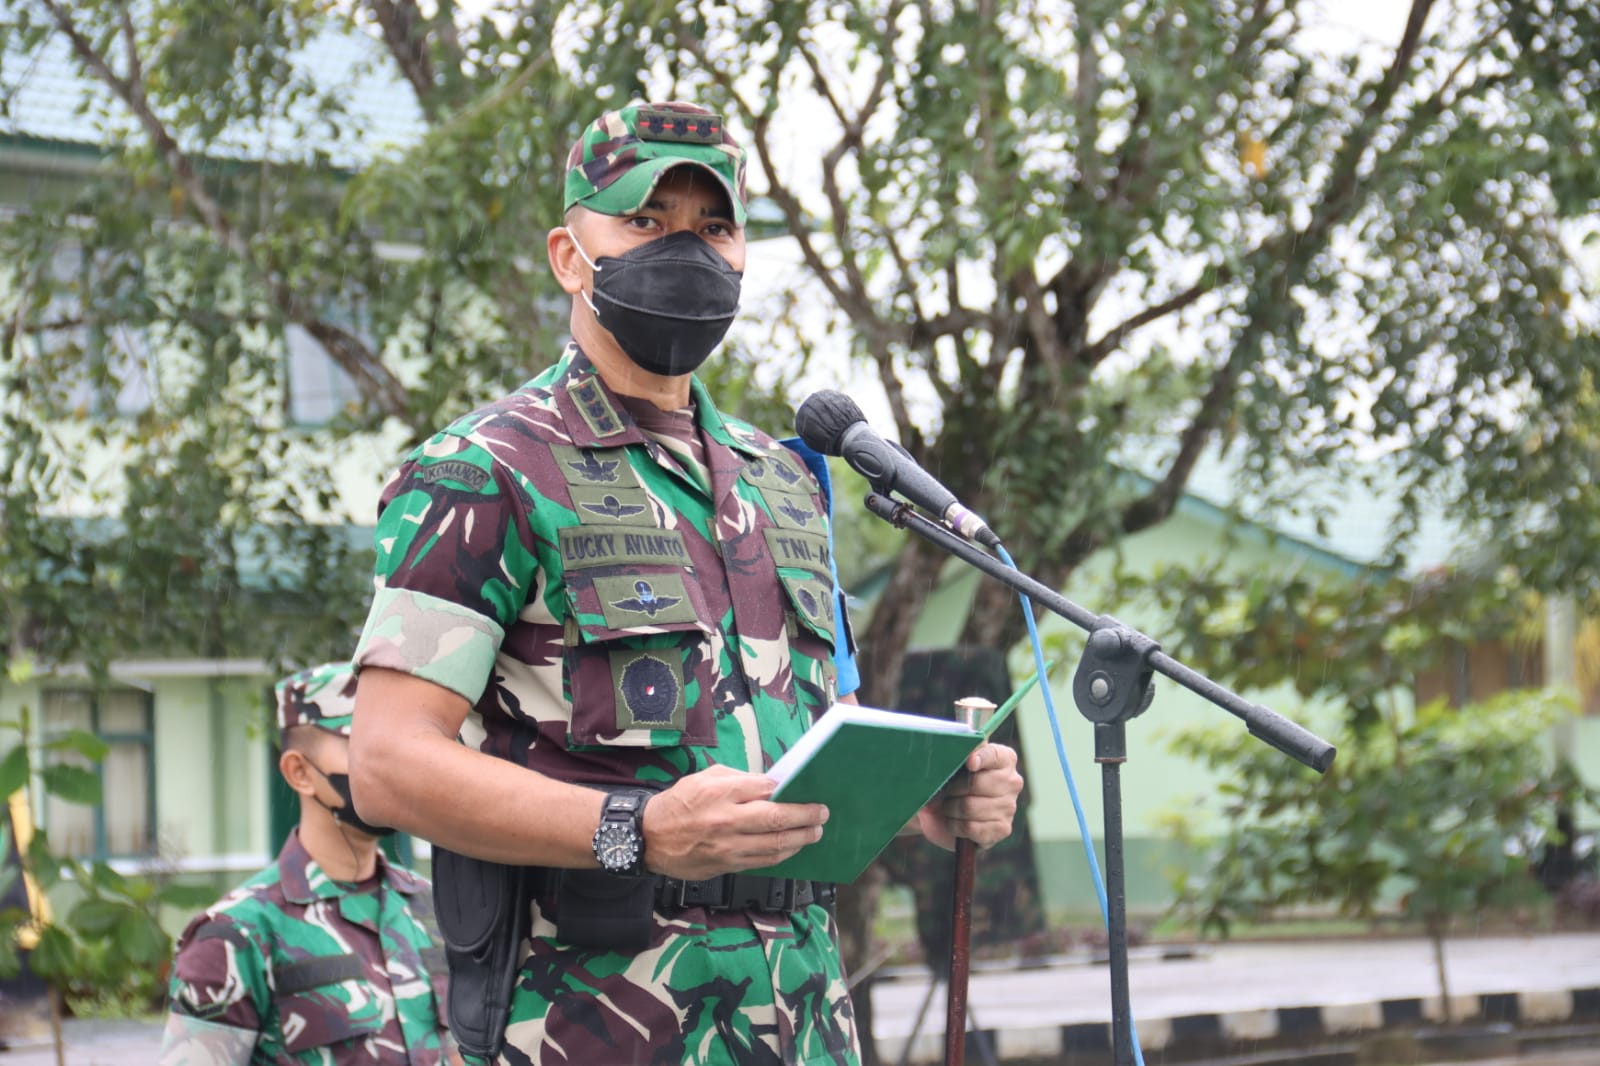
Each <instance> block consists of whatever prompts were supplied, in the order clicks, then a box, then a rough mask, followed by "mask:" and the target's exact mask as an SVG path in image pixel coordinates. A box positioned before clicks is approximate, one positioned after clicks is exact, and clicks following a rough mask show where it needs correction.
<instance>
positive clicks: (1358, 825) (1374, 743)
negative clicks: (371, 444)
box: [1177, 692, 1594, 935]
mask: <svg viewBox="0 0 1600 1066" xmlns="http://www.w3.org/2000/svg"><path fill="white" fill-rule="evenodd" d="M1570 713H1571V707H1570V702H1569V701H1566V700H1564V699H1561V698H1557V697H1553V696H1550V695H1546V694H1540V693H1537V692H1510V693H1507V694H1505V695H1504V696H1501V697H1498V698H1496V699H1494V700H1492V701H1489V702H1487V703H1483V704H1477V705H1473V706H1469V707H1463V708H1459V709H1456V708H1451V707H1448V706H1446V705H1444V704H1443V703H1434V704H1429V705H1427V706H1425V707H1422V708H1419V709H1418V710H1417V711H1416V712H1415V714H1410V715H1396V716H1394V718H1392V719H1391V720H1389V722H1388V723H1387V728H1383V729H1376V730H1369V731H1367V732H1364V733H1354V732H1346V733H1344V734H1343V735H1341V736H1337V737H1336V738H1335V739H1336V742H1337V743H1338V745H1339V757H1338V758H1337V759H1336V760H1335V762H1334V764H1333V767H1332V768H1331V769H1330V770H1329V771H1328V772H1327V773H1326V774H1325V775H1324V776H1322V777H1321V778H1315V777H1313V776H1312V775H1311V774H1310V773H1309V772H1308V771H1306V770H1305V769H1304V768H1303V767H1301V766H1299V765H1298V764H1296V763H1294V762H1293V761H1292V760H1289V759H1286V758H1284V757H1283V756H1282V755H1280V754H1279V753H1278V752H1276V751H1274V750H1272V749H1269V748H1267V747H1265V746H1264V745H1262V744H1260V743H1259V742H1258V741H1256V740H1255V738H1253V737H1250V736H1248V735H1246V734H1244V733H1242V732H1240V731H1238V730H1230V731H1226V732H1222V731H1216V730H1212V731H1198V730H1196V731H1189V732H1186V733H1184V734H1182V735H1181V736H1180V738H1179V739H1178V741H1177V747H1178V750H1180V751H1181V752H1183V753H1184V754H1186V755H1189V756H1191V757H1193V758H1196V759H1198V760H1201V761H1203V762H1204V763H1206V764H1207V765H1208V766H1210V767H1212V768H1213V769H1214V770H1217V771H1219V772H1220V777H1221V780H1220V783H1219V784H1218V786H1217V789H1216V795H1217V813H1218V814H1220V815H1221V819H1222V823H1223V824H1225V825H1226V826H1227V829H1226V830H1225V831H1224V833H1223V835H1222V837H1221V839H1220V840H1217V841H1216V842H1214V850H1213V852H1212V854H1211V856H1210V858H1209V860H1208V861H1207V862H1206V863H1205V864H1204V868H1205V869H1206V871H1207V872H1206V873H1205V874H1204V875H1188V876H1180V877H1179V878H1178V881H1179V884H1178V889H1179V892H1180V897H1181V898H1180V903H1179V906H1180V908H1182V909H1183V910H1184V911H1185V913H1186V914H1187V915H1188V916H1189V917H1190V918H1191V919H1192V920H1194V921H1197V922H1198V923H1200V924H1201V925H1202V926H1203V927H1205V928H1210V929H1215V930H1218V931H1220V932H1222V933H1223V934H1224V935H1226V933H1227V931H1228V929H1229V928H1230V926H1232V925H1233V924H1235V923H1237V922H1240V921H1257V920H1260V919H1263V918H1269V917H1271V916H1272V915H1273V914H1274V913H1275V912H1279V911H1282V910H1285V909H1291V908H1294V907H1296V906H1300V905H1306V904H1316V905H1326V904H1332V905H1334V906H1335V907H1336V908H1337V909H1338V911H1339V912H1340V913H1341V914H1344V915H1348V916H1352V917H1358V918H1363V919H1366V918H1371V917H1372V916H1373V915H1374V914H1376V913H1377V912H1378V911H1379V909H1380V908H1381V907H1382V906H1384V905H1385V904H1386V902H1388V901H1390V900H1398V904H1399V908H1400V911H1401V913H1403V914H1404V915H1405V916H1406V917H1408V918H1411V919H1414V920H1415V921H1417V922H1418V923H1419V924H1420V925H1422V926H1423V927H1424V928H1426V929H1427V930H1428V931H1429V932H1430V933H1434V934H1436V935H1442V933H1443V931H1444V930H1445V929H1446V928H1447V926H1448V923H1449V921H1450V919H1452V918H1456V917H1468V916H1473V915H1481V914H1484V913H1486V912H1488V911H1490V910H1492V909H1493V908H1496V907H1507V906H1514V905H1519V904H1527V903H1531V902H1534V901H1536V900H1538V899H1539V898H1540V897H1541V895H1542V890H1541V889H1540V887H1539V885H1538V883H1537V882H1536V881H1535V879H1534V878H1533V876H1532V872H1531V869H1530V851H1531V850H1532V848H1531V842H1532V841H1533V840H1535V839H1537V838H1539V837H1540V836H1541V835H1547V834H1549V833H1550V832H1551V831H1552V827H1553V825H1554V820H1555V814H1556V810H1557V808H1558V807H1560V806H1562V805H1566V806H1568V807H1569V808H1577V807H1580V806H1584V805H1588V804H1592V802H1593V800H1594V796H1593V794H1592V793H1591V792H1590V791H1589V790H1587V789H1585V788H1584V787H1583V786H1582V785H1581V783H1580V782H1579V781H1577V779H1576V778H1575V776H1573V774H1572V773H1571V772H1570V770H1569V769H1567V768H1565V767H1563V766H1558V765H1556V764H1555V763H1554V761H1553V759H1552V757H1551V755H1550V753H1549V751H1548V748H1547V745H1546V743H1545V742H1544V741H1545V737H1546V735H1547V734H1548V732H1549V730H1550V728H1551V727H1552V726H1553V725H1554V724H1555V722H1556V721H1558V720H1559V719H1560V718H1561V717H1562V716H1564V715H1568V714H1570Z"/></svg>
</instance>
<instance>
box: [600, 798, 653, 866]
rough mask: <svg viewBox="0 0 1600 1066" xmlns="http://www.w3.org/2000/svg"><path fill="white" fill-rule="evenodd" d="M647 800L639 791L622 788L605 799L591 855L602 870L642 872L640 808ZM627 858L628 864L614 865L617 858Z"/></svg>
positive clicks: (642, 846) (641, 813) (642, 813)
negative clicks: (629, 857)
mask: <svg viewBox="0 0 1600 1066" xmlns="http://www.w3.org/2000/svg"><path fill="white" fill-rule="evenodd" d="M649 799H650V793H649V792H647V791H645V790H643V789H624V790H622V791H619V792H612V793H609V794H608V795H607V796H606V801H605V804H604V805H603V806H602V807H601V808H600V825H599V826H598V827H597V828H596V829H595V833H594V855H595V859H596V860H598V861H599V863H600V865H601V867H602V868H604V869H606V870H608V871H610V872H611V873H616V874H623V875H626V876H637V875H639V874H643V873H644V872H645V868H644V805H645V803H646V802H647V801H648V800H649ZM629 855H631V860H632V861H631V862H629V863H628V864H627V865H626V866H619V865H617V860H618V859H619V858H622V857H627V856H629Z"/></svg>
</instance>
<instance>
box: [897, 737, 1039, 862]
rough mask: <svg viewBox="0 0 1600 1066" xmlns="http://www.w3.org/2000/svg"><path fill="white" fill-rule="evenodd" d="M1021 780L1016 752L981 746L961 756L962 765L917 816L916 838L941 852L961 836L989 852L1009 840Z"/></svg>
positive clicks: (953, 844) (1003, 747)
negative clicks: (919, 834)
mask: <svg viewBox="0 0 1600 1066" xmlns="http://www.w3.org/2000/svg"><path fill="white" fill-rule="evenodd" d="M1021 792H1022V775H1021V774H1020V773H1018V772H1017V753H1016V751H1015V750H1013V749H1011V748H1008V747H1006V746H1005V745H1004V744H985V745H983V746H982V747H981V748H979V749H978V750H977V751H974V752H973V753H972V754H971V755H969V756H967V762H966V765H965V766H964V767H963V768H962V769H961V770H959V771H957V773H956V776H955V777H953V778H951V779H950V783H949V784H947V785H945V786H944V788H943V789H941V790H940V792H939V794H938V795H937V796H935V797H933V799H932V800H931V801H929V803H928V805H927V806H926V807H923V808H922V810H920V811H918V812H917V828H919V829H921V830H922V835H923V836H925V837H927V838H928V839H929V840H931V841H933V842H934V843H935V844H937V845H939V846H940V847H941V848H944V849H946V850H947V851H952V850H954V849H955V846H956V838H957V837H964V838H966V839H968V840H971V841H974V842H976V843H977V844H978V846H979V847H984V848H987V847H990V846H991V845H994V844H997V843H999V842H1000V841H1002V840H1004V839H1005V838H1006V837H1008V836H1010V835H1011V820H1012V819H1013V818H1015V817H1016V814H1017V796H1018V795H1019V794H1020V793H1021Z"/></svg>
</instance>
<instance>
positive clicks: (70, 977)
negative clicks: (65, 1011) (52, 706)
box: [0, 713, 212, 1012]
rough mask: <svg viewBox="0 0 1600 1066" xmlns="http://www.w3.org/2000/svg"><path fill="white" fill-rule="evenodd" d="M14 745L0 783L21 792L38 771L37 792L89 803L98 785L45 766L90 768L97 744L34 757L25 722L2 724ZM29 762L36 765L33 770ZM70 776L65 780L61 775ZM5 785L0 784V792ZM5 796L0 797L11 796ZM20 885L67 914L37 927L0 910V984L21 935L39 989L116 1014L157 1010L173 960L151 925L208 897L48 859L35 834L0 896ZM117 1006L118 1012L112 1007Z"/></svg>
mask: <svg viewBox="0 0 1600 1066" xmlns="http://www.w3.org/2000/svg"><path fill="white" fill-rule="evenodd" d="M5 728H6V729H7V730H8V731H13V732H15V733H16V734H17V736H18V740H17V743H16V744H15V746H14V747H12V748H11V750H10V751H9V752H8V753H7V755H6V758H5V760H4V762H3V763H0V774H9V773H10V772H11V770H12V768H13V767H15V768H18V773H20V780H19V781H17V782H16V788H13V789H12V790H11V792H15V791H17V790H18V789H22V788H27V789H29V792H30V794H31V784H30V781H31V778H32V776H33V773H34V771H35V770H37V772H38V777H39V780H40V782H41V783H42V785H43V787H44V791H45V792H46V793H48V794H50V795H53V796H56V797H57V798H59V799H62V800H65V801H66V802H68V803H88V804H93V803H98V802H99V801H100V779H99V776H98V774H97V773H96V772H95V771H94V770H93V769H90V768H86V767H82V766H73V765H66V764H62V763H56V762H50V761H48V760H49V758H50V757H51V756H52V755H53V754H55V753H59V752H72V753H74V754H77V755H79V756H81V757H83V758H85V759H87V760H89V761H90V762H98V761H99V760H100V759H103V758H104V757H105V754H106V750H107V749H106V745H105V744H104V742H103V741H100V740H99V739H98V738H96V737H93V736H91V735H89V734H86V733H81V732H74V733H69V734H67V735H65V736H62V737H58V738H56V739H54V740H52V741H50V742H48V743H46V744H44V745H43V746H42V750H41V751H39V752H34V751H32V750H31V748H30V740H29V720H28V715H27V714H26V713H24V715H23V716H22V719H21V721H18V722H11V723H5ZM36 760H40V761H43V765H38V762H37V761H36ZM69 771H70V772H69ZM4 783H5V782H0V784H4ZM11 792H6V793H3V795H10V794H11ZM27 807H28V811H29V815H28V817H29V823H30V825H34V824H36V819H35V817H34V814H33V811H34V809H35V804H33V803H32V802H30V803H29V804H28V805H27ZM11 839H12V827H11V822H10V819H7V820H6V821H5V825H4V827H3V829H0V855H3V854H5V853H6V851H7V850H8V849H7V845H8V844H9V842H10V840H11ZM19 876H22V877H26V878H27V879H29V880H30V881H31V882H32V888H33V889H34V890H36V891H38V892H40V893H45V894H50V893H52V890H59V891H58V892H57V893H56V894H57V895H62V896H65V897H66V898H70V899H72V900H74V902H73V903H72V904H71V906H70V907H69V908H68V909H67V911H66V914H65V915H64V916H62V915H55V916H54V917H53V919H52V920H51V921H48V922H43V921H41V920H40V919H39V917H38V916H35V915H30V914H29V913H27V912H26V911H24V910H23V909H21V908H17V907H12V908H6V909H5V910H0V979H3V978H8V977H15V976H16V975H17V973H18V972H19V970H20V966H21V958H20V956H19V955H18V952H17V948H18V945H19V944H20V943H25V942H26V941H25V933H27V932H29V931H31V934H32V935H34V936H36V938H37V939H36V940H35V941H34V943H33V947H32V950H31V951H30V953H29V956H28V961H29V966H30V967H31V968H32V970H33V972H34V973H35V974H36V975H37V976H39V977H40V978H41V979H43V980H44V981H46V982H48V983H49V984H51V985H52V986H54V987H55V988H57V989H59V990H60V991H61V992H62V993H63V994H64V995H65V996H66V997H67V999H68V1000H69V1001H70V1002H72V1003H74V1004H83V1005H85V1006H89V1005H94V1009H97V1010H102V1011H103V1010H106V1009H111V1010H114V1011H120V1010H122V1009H123V1008H127V1009H132V1010H135V1011H138V1012H143V1011H146V1010H148V1009H149V1008H150V1007H151V1006H152V1005H153V1004H154V1003H156V1002H158V1001H159V999H160V997H161V995H162V994H163V991H164V985H163V980H164V978H163V975H164V972H165V965H166V962H167V960H168V959H169V958H170V956H171V954H172V938H171V937H170V936H168V935H167V932H166V930H165V929H163V928H162V926H161V922H160V908H161V907H162V906H173V907H195V906H201V905H204V904H206V903H209V902H210V901H211V898H212V891H211V889H210V888H209V887H205V888H198V887H195V886H183V885H176V884H165V885H162V884H158V883H157V882H155V881H153V880H150V879H148V878H145V877H129V876H125V875H123V874H120V873H118V872H117V871H116V870H115V869H113V868H112V867H111V866H110V865H108V864H107V863H104V862H99V861H96V862H87V863H86V862H81V861H79V860H77V859H74V858H72V857H70V856H63V855H57V854H56V853H55V852H54V851H53V850H52V849H51V846H50V840H49V834H48V833H47V832H46V831H44V830H42V829H35V830H34V831H33V832H32V835H31V838H30V839H29V841H28V846H27V848H26V849H25V851H24V852H23V854H22V856H21V862H20V867H18V866H10V865H6V866H5V867H3V868H0V895H3V894H4V893H5V892H6V891H7V890H8V889H10V888H11V887H12V886H14V885H15V883H16V879H17V878H18V877H19ZM119 1005H121V1006H119Z"/></svg>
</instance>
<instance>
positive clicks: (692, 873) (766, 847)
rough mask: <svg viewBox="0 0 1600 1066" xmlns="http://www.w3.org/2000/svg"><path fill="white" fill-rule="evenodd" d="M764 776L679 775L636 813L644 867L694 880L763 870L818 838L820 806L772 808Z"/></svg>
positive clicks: (725, 772)
mask: <svg viewBox="0 0 1600 1066" xmlns="http://www.w3.org/2000/svg"><path fill="white" fill-rule="evenodd" d="M776 788H777V785H776V783H774V782H773V780H772V778H770V777H767V776H765V775H763V774H751V773H745V772H743V771H741V770H732V769H729V768H728V767H726V766H712V767H708V768H707V769H704V770H701V771H699V772H698V773H693V774H690V775H689V776H687V777H683V778H680V779H679V780H677V781H676V782H674V783H673V785H672V787H671V788H668V789H666V790H665V791H663V792H660V793H657V794H656V795H655V796H653V797H651V799H650V802H649V803H648V804H647V805H646V806H645V809H644V824H643V835H644V865H645V868H646V869H648V870H649V871H651V872H652V873H658V874H666V875H667V876H668V877H677V878H680V879H682V880H685V881H698V880H703V879H705V878H708V877H717V876H720V875H722V874H726V873H735V872H737V871H740V870H749V869H754V868H756V867H761V866H771V865H772V864H773V863H777V862H782V861H783V860H784V859H787V858H788V857H789V856H791V855H793V854H794V853H795V852H797V851H799V850H800V849H801V848H803V847H805V846H806V845H807V844H814V843H816V842H817V841H818V840H821V839H822V832H823V830H822V826H823V823H824V822H826V821H827V820H828V808H827V807H825V806H823V805H822V804H820V803H773V802H771V800H770V799H769V797H770V796H771V795H772V793H773V790H774V789H776Z"/></svg>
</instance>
